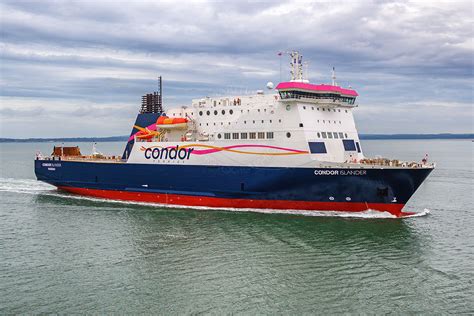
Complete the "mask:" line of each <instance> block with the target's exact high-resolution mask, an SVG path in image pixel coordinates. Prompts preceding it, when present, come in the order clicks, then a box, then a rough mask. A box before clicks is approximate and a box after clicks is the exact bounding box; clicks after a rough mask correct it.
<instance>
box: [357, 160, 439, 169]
mask: <svg viewBox="0 0 474 316" xmlns="http://www.w3.org/2000/svg"><path fill="white" fill-rule="evenodd" d="M348 162H353V163H359V164H362V165H369V166H387V167H403V168H434V167H435V166H436V164H435V163H434V162H427V161H421V162H417V161H400V160H398V159H388V158H364V159H361V160H358V161H348Z"/></svg>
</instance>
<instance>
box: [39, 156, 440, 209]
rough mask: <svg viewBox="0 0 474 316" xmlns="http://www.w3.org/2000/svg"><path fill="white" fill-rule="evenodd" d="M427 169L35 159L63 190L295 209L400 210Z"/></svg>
mask: <svg viewBox="0 0 474 316" xmlns="http://www.w3.org/2000/svg"><path fill="white" fill-rule="evenodd" d="M431 171H432V169H430V168H423V169H315V168H283V167H234V166H232V167H229V166H186V165H176V166H175V165H152V164H132V163H99V162H78V161H58V160H55V161H53V160H36V161H35V173H36V176H37V178H38V180H40V181H44V182H47V183H50V184H52V185H54V186H57V187H59V188H63V189H67V188H81V189H88V190H91V191H90V192H92V191H93V190H107V191H121V192H135V193H136V192H142V193H147V194H157V195H158V196H159V195H163V194H170V195H180V196H188V197H192V196H194V197H212V198H218V199H232V200H242V201H244V200H246V201H249V200H252V201H268V202H271V201H287V202H289V203H290V204H289V205H291V202H292V201H294V202H295V203H294V204H295V205H298V203H296V202H319V203H324V204H322V206H327V205H328V203H334V204H337V203H340V204H341V203H342V204H344V205H347V204H348V203H350V204H351V205H356V204H366V205H367V204H370V205H372V204H374V205H375V204H377V205H379V204H384V205H387V206H390V205H393V204H396V205H398V206H400V205H401V207H403V205H404V204H405V203H406V202H407V201H408V200H409V199H410V197H411V196H412V195H413V194H414V193H415V191H416V190H417V189H418V187H419V186H420V185H421V184H422V183H423V181H424V180H425V178H426V177H427V176H428V175H429V174H430V172H431ZM270 204H271V203H270ZM270 204H269V205H270ZM342 204H341V205H342ZM260 205H261V204H260ZM301 205H304V204H301ZM295 208H299V207H295ZM301 208H305V207H304V206H302V207H301ZM346 208H347V206H346ZM387 210H389V207H388V208H387ZM348 211H350V210H349V209H348Z"/></svg>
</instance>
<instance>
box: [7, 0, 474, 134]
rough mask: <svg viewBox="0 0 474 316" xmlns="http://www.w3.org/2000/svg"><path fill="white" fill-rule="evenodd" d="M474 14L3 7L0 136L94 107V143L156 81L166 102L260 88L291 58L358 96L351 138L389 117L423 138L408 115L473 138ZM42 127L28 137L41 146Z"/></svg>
mask: <svg viewBox="0 0 474 316" xmlns="http://www.w3.org/2000/svg"><path fill="white" fill-rule="evenodd" d="M473 13H474V12H473V7H472V3H471V2H470V1H436V2H434V3H427V2H423V1H364V2H362V1H361V2H355V1H332V2H309V1H308V2H292V1H272V2H239V1H231V2H227V1H226V2H219V1H217V2H216V1H210V2H203V1H199V2H186V3H184V2H162V1H160V2H155V1H139V2H130V3H120V5H117V4H116V3H115V2H111V1H94V2H91V1H71V2H58V1H41V3H40V2H36V1H2V2H1V3H0V36H1V42H0V54H1V55H0V58H1V59H0V61H1V62H0V95H1V96H2V97H3V98H2V99H1V100H2V102H1V104H0V115H1V116H0V118H1V120H2V121H0V124H1V125H2V128H1V131H2V136H11V135H13V134H15V135H18V131H17V132H15V133H14V132H11V131H10V127H11V126H10V125H8V124H10V123H8V122H11V120H13V119H14V117H15V115H17V116H19V115H20V112H21V117H23V118H25V119H27V118H35V117H36V115H38V113H36V112H35V111H30V110H31V109H36V110H38V109H42V110H41V111H42V112H41V113H54V115H52V117H55V118H58V117H66V116H69V120H70V121H71V122H73V121H74V120H78V121H79V120H80V119H81V116H80V115H79V114H81V113H83V114H84V113H88V112H93V111H98V112H97V113H98V115H96V116H94V115H91V116H90V117H89V118H88V119H89V121H88V122H89V123H88V124H90V129H89V130H88V131H90V132H92V133H97V134H102V132H103V129H102V128H101V124H103V118H102V117H101V115H100V114H99V113H101V112H100V111H102V109H106V110H104V111H106V112H107V111H110V112H111V113H112V112H113V114H111V115H112V116H113V117H115V118H116V120H115V123H107V124H109V125H110V126H111V128H113V130H121V128H119V124H124V123H123V122H125V121H127V122H128V121H130V120H131V116H133V113H134V112H135V111H136V110H137V108H138V104H139V100H140V96H141V95H142V94H144V93H147V92H150V91H153V90H154V89H155V84H156V81H155V80H156V76H157V75H163V77H164V83H165V85H164V92H165V101H166V104H167V105H169V106H173V105H183V104H189V103H190V100H191V99H192V98H200V97H203V96H206V95H216V94H226V93H229V92H231V91H234V92H235V91H245V90H257V89H260V88H262V87H263V86H264V85H265V83H266V82H267V81H274V82H277V81H278V80H279V77H280V75H279V59H278V57H277V55H276V52H278V51H286V50H289V49H298V50H300V51H301V52H302V53H303V55H304V56H305V60H306V61H309V68H310V79H311V80H312V81H313V82H328V81H329V80H330V71H329V70H330V69H331V67H332V66H335V67H336V69H337V73H338V82H339V83H340V84H342V85H345V86H347V85H351V86H353V87H354V88H356V89H357V90H358V92H359V94H360V95H361V97H360V98H359V103H360V107H359V109H358V110H357V111H356V113H359V114H356V115H360V117H361V118H362V121H361V125H360V130H361V131H366V130H370V131H371V132H381V131H383V130H386V127H387V126H388V125H389V124H387V123H385V122H386V121H392V122H394V128H395V127H397V126H399V127H400V128H402V129H403V130H404V131H406V132H424V131H425V130H426V127H423V128H422V127H421V126H420V124H415V123H416V121H414V120H413V119H411V118H413V117H415V116H416V115H421V114H422V113H421V112H420V109H426V112H425V113H423V114H424V117H423V121H425V122H426V125H427V126H431V128H434V129H436V130H434V131H433V132H436V131H438V132H449V131H471V130H472V119H466V117H468V118H469V117H471V118H472V114H473V113H472V101H473V94H472V93H473V92H472V91H473V89H472V86H473V57H472V56H474V55H473V53H474V52H473V50H474V47H473V44H474V43H473V38H474V37H473V35H474V34H473V31H472V23H473V16H474V14H473ZM283 62H284V67H283V70H284V72H283V79H286V78H287V68H286V60H283ZM38 102H41V104H40V105H38ZM57 102H59V103H60V104H62V109H61V111H63V112H61V111H59V112H58V111H57V110H56V106H57V104H58V103H57ZM427 102H429V103H431V104H449V106H446V107H442V106H441V107H440V106H421V104H426V103H427ZM114 104H120V106H121V107H124V108H126V109H127V110H126V111H121V110H120V109H118V108H117V109H116V110H117V111H114V106H113V105H114ZM408 104H409V105H410V106H408ZM109 105H110V106H111V107H110V108H108V106H109ZM445 108H450V109H451V110H450V111H451V112H449V113H447V112H445ZM428 109H429V110H428ZM11 111H20V112H11ZM55 111H56V112H55ZM130 113H132V115H131V116H130ZM398 113H404V114H403V115H405V116H403V115H398ZM416 113H418V114H416ZM415 114H416V115H415ZM42 115H44V114H42ZM126 115H127V116H128V117H126ZM40 117H41V118H42V120H43V119H44V120H46V119H45V118H44V117H43V116H40ZM364 117H366V119H365V118H364ZM369 118H370V119H372V123H370V128H369V127H368V126H367V125H365V124H366V123H367V120H368V119H369ZM443 118H445V120H444V121H443ZM456 118H457V119H456ZM51 120H52V119H51ZM51 120H48V122H50V121H51ZM41 122H44V121H41ZM41 122H38V121H37V123H36V124H38V128H37V133H38V134H40V135H38V136H41V135H45V136H46V134H47V133H46V130H47V129H45V127H44V124H43V123H41ZM51 122H52V121H51ZM40 123H41V124H40ZM430 124H431V125H430ZM7 125H8V128H6V126H7ZM40 125H41V127H39V126H40ZM77 126H78V128H79V126H80V124H79V123H78V124H77ZM94 126H96V127H94ZM128 128H129V126H126V129H127V130H128ZM74 132H76V133H78V135H71V136H79V135H80V134H81V131H80V129H77V130H74ZM393 132H398V131H396V130H394V131H393ZM21 133H23V134H24V135H21V136H24V137H28V136H31V135H29V134H28V133H30V131H29V130H25V131H21Z"/></svg>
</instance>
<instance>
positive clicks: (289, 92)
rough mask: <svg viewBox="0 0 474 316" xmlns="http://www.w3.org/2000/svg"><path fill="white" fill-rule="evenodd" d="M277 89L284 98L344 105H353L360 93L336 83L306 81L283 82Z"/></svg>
mask: <svg viewBox="0 0 474 316" xmlns="http://www.w3.org/2000/svg"><path fill="white" fill-rule="evenodd" d="M276 89H277V90H278V92H279V94H280V98H281V99H282V100H286V101H291V100H300V99H304V100H305V101H308V102H315V103H325V102H327V101H329V102H333V103H335V102H338V103H340V105H343V106H353V105H354V103H355V99H356V97H357V96H358V93H357V92H356V91H355V90H352V89H344V88H341V87H339V86H336V85H327V84H319V85H316V84H310V83H306V82H295V81H290V82H281V83H280V84H278V85H277V87H276Z"/></svg>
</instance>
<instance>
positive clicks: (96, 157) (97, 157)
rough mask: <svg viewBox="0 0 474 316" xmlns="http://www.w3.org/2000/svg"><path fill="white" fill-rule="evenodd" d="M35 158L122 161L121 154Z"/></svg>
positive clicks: (39, 158) (39, 157)
mask: <svg viewBox="0 0 474 316" xmlns="http://www.w3.org/2000/svg"><path fill="white" fill-rule="evenodd" d="M36 160H51V161H98V162H124V161H125V160H124V159H122V157H121V156H105V155H94V156H92V155H91V156H37V157H36Z"/></svg>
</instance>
